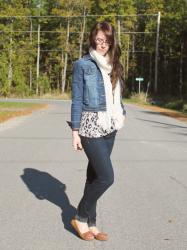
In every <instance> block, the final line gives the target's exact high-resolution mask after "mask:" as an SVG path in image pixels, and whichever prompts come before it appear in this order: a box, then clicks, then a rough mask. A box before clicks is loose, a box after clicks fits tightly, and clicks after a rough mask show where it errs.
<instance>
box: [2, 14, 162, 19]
mask: <svg viewBox="0 0 187 250" xmlns="http://www.w3.org/2000/svg"><path fill="white" fill-rule="evenodd" d="M98 16H103V17H136V16H158V14H132V15H115V14H108V15H79V16H52V15H51V16H7V15H2V16H0V18H79V17H82V18H84V17H98Z"/></svg>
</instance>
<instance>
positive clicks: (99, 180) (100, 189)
mask: <svg viewBox="0 0 187 250" xmlns="http://www.w3.org/2000/svg"><path fill="white" fill-rule="evenodd" d="M116 132H117V130H115V131H114V132H112V133H110V134H108V135H106V136H102V137H99V138H89V137H84V136H81V135H80V138H81V143H82V146H83V149H84V151H85V153H86V156H87V158H88V166H87V173H86V175H87V178H86V183H85V188H84V194H83V197H82V199H81V200H80V203H79V205H78V207H77V213H76V215H75V218H76V219H77V220H79V221H82V222H87V223H88V226H89V227H90V226H95V225H96V206H97V200H98V199H99V198H100V197H101V195H102V194H103V193H104V192H105V191H106V190H107V189H108V188H109V187H110V186H111V185H112V184H113V182H114V171H113V167H112V162H111V159H110V155H111V152H112V148H113V145H114V140H115V136H116Z"/></svg>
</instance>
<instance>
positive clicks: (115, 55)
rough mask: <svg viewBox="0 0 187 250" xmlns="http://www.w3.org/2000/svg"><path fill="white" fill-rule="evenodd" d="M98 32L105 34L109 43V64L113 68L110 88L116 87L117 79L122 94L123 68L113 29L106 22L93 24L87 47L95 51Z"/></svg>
mask: <svg viewBox="0 0 187 250" xmlns="http://www.w3.org/2000/svg"><path fill="white" fill-rule="evenodd" d="M99 30H101V31H102V32H103V33H104V34H105V36H106V38H107V40H108V41H109V42H110V47H109V50H108V54H109V58H110V63H111V64H112V66H113V67H112V72H111V83H112V88H113V89H114V88H115V87H116V83H117V80H118V79H119V80H120V84H121V87H122V88H121V93H122V92H123V90H124V77H123V74H124V68H123V65H122V64H121V63H120V60H119V59H120V56H121V48H120V46H119V44H118V42H117V38H116V31H115V29H114V27H113V26H112V25H111V24H109V23H108V22H106V21H103V22H97V23H95V25H94V26H93V27H92V29H91V31H90V34H89V43H90V44H89V46H91V47H92V48H93V49H96V43H95V37H96V35H97V33H98V31H99Z"/></svg>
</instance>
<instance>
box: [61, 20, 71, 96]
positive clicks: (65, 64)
mask: <svg viewBox="0 0 187 250" xmlns="http://www.w3.org/2000/svg"><path fill="white" fill-rule="evenodd" d="M69 23H70V21H69V17H68V23H67V36H66V51H65V62H64V74H63V80H62V93H64V90H65V86H66V70H67V61H68V44H69Z"/></svg>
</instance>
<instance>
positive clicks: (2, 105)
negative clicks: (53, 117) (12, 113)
mask: <svg viewBox="0 0 187 250" xmlns="http://www.w3.org/2000/svg"><path fill="white" fill-rule="evenodd" d="M38 105H40V104H39V103H28V102H0V108H30V107H35V106H38Z"/></svg>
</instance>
